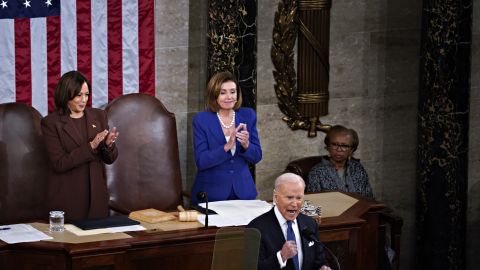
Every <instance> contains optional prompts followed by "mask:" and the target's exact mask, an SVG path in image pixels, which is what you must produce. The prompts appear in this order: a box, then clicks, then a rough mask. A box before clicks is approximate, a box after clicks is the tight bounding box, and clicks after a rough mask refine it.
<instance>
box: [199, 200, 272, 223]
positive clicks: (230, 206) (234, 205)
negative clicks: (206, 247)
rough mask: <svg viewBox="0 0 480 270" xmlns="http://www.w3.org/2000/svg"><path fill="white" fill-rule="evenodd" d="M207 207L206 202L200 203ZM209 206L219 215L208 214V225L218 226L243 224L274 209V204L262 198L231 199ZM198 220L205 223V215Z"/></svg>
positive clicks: (209, 204)
mask: <svg viewBox="0 0 480 270" xmlns="http://www.w3.org/2000/svg"><path fill="white" fill-rule="evenodd" d="M199 205H200V206H201V207H204V208H205V206H206V205H205V203H201V204H199ZM208 208H209V209H211V210H213V211H215V212H217V214H218V215H209V216H208V225H209V226H217V227H226V226H243V225H247V224H248V223H250V221H252V220H253V219H254V218H256V217H258V216H260V215H261V214H263V213H265V212H267V211H269V210H270V209H272V205H271V204H269V203H267V202H266V201H261V200H231V201H218V202H211V203H208ZM198 221H199V222H200V223H202V224H205V215H199V216H198Z"/></svg>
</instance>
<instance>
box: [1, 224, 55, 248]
mask: <svg viewBox="0 0 480 270" xmlns="http://www.w3.org/2000/svg"><path fill="white" fill-rule="evenodd" d="M0 239H1V240H2V241H4V242H6V243H8V244H15V243H21V242H35V241H40V240H49V239H53V238H52V237H50V236H48V235H46V234H44V233H43V232H41V231H39V230H37V229H35V228H33V227H32V226H31V225H27V224H12V225H6V226H0Z"/></svg>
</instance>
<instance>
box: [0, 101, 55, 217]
mask: <svg viewBox="0 0 480 270" xmlns="http://www.w3.org/2000/svg"><path fill="white" fill-rule="evenodd" d="M41 118H42V116H41V115H40V113H39V112H38V111H37V110H35V109H34V108H32V107H31V106H28V105H26V104H23V103H4V104H0V224H12V223H19V222H27V221H32V220H38V219H44V220H46V219H47V217H48V209H47V208H46V205H45V201H46V198H47V175H48V166H49V163H48V157H47V152H46V150H45V146H44V144H43V139H42V134H41V128H40V121H41Z"/></svg>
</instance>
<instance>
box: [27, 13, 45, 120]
mask: <svg viewBox="0 0 480 270" xmlns="http://www.w3.org/2000/svg"><path fill="white" fill-rule="evenodd" d="M46 29H47V20H46V18H45V17H40V18H33V19H31V20H30V33H31V43H30V47H31V53H32V56H31V57H32V58H31V63H32V78H31V81H32V82H35V83H32V106H34V107H35V108H37V110H38V111H39V112H40V113H41V114H43V115H45V114H47V112H48V106H47V104H48V91H47V54H46V52H47V35H46V33H47V30H46Z"/></svg>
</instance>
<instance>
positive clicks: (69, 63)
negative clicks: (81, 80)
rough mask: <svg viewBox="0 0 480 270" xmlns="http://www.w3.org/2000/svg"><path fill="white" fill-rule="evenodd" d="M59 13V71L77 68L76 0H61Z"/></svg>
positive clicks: (63, 71)
mask: <svg viewBox="0 0 480 270" xmlns="http://www.w3.org/2000/svg"><path fill="white" fill-rule="evenodd" d="M60 14H61V16H60V17H61V36H62V41H61V43H62V45H61V50H60V54H61V61H60V63H61V64H60V65H61V67H60V70H61V73H62V74H64V73H65V72H68V71H71V70H77V4H76V0H62V1H61V4H60Z"/></svg>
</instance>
